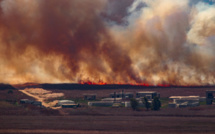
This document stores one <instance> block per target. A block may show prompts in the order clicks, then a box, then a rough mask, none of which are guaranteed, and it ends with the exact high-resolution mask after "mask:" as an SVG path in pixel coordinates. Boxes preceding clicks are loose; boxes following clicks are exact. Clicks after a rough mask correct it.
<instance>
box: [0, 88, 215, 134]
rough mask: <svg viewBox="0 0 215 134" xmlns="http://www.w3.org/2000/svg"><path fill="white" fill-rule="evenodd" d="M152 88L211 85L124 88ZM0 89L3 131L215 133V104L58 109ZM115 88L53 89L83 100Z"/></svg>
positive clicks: (179, 91)
mask: <svg viewBox="0 0 215 134" xmlns="http://www.w3.org/2000/svg"><path fill="white" fill-rule="evenodd" d="M143 90H153V91H158V92H160V93H161V97H162V98H167V97H169V96H172V95H200V96H202V97H203V96H204V95H205V91H206V90H212V88H204V89H201V88H160V89H159V88H155V89H147V88H146V89H125V90H124V91H125V92H133V93H135V92H136V91H143ZM8 91H9V90H1V91H0V123H1V125H0V134H31V133H32V134H49V133H50V134H79V133H80V134H89V133H92V134H100V133H101V134H127V133H128V134H135V133H137V134H138V133H150V134H151V133H169V134H180V133H183V134H184V133H189V134H190V133H195V134H196V133H197V134H200V133H201V134H205V133H209V134H213V133H215V106H214V105H211V106H207V105H201V106H199V107H193V108H181V109H178V108H177V109H171V108H162V109H161V110H160V111H146V110H145V109H144V108H140V109H139V111H133V110H132V109H130V108H125V107H120V108H112V107H88V106H86V105H83V106H82V107H80V108H76V109H73V108H65V109H59V110H53V109H47V108H40V107H36V106H30V105H21V104H19V103H18V102H19V100H20V99H23V98H28V99H33V98H31V97H29V96H26V95H25V94H23V93H22V92H19V91H18V90H13V93H12V94H11V93H8ZM114 91H117V92H118V91H121V90H120V89H115V90H112V89H111V90H108V89H105V90H52V92H54V93H58V92H59V93H64V94H65V96H64V97H63V98H62V99H79V100H82V98H83V94H85V93H95V94H97V96H98V98H103V97H108V95H109V93H112V92H114Z"/></svg>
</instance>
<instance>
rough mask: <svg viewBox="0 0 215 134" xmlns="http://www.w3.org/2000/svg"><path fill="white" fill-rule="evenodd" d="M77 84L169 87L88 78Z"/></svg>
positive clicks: (165, 85) (168, 85)
mask: <svg viewBox="0 0 215 134" xmlns="http://www.w3.org/2000/svg"><path fill="white" fill-rule="evenodd" d="M79 84H87V85H108V84H117V85H132V86H144V87H149V86H158V87H170V86H171V85H170V84H157V85H153V84H148V83H122V82H115V83H106V82H103V81H101V80H99V81H98V82H92V81H90V80H88V81H80V82H79Z"/></svg>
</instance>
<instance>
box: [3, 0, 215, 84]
mask: <svg viewBox="0 0 215 134" xmlns="http://www.w3.org/2000/svg"><path fill="white" fill-rule="evenodd" d="M81 81H92V82H96V83H99V82H101V81H102V82H105V83H110V84H111V83H132V84H138V83H148V84H151V85H157V84H172V85H208V84H215V4H214V1H213V0H207V1H206V0H204V1H203V0H0V82H2V83H11V84H16V83H24V82H41V83H55V82H57V83H59V82H71V83H76V82H81Z"/></svg>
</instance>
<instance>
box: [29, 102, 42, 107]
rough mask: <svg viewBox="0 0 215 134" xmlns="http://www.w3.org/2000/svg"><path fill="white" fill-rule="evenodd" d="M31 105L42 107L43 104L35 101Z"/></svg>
mask: <svg viewBox="0 0 215 134" xmlns="http://www.w3.org/2000/svg"><path fill="white" fill-rule="evenodd" d="M31 104H33V105H35V106H40V107H41V106H42V102H40V101H33V102H32V103H31Z"/></svg>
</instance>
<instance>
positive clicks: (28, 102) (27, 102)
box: [20, 99, 42, 107]
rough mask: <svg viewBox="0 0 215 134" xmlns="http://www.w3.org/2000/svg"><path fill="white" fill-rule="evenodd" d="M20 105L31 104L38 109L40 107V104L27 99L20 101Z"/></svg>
mask: <svg viewBox="0 0 215 134" xmlns="http://www.w3.org/2000/svg"><path fill="white" fill-rule="evenodd" d="M20 104H32V105H35V106H40V107H41V106H42V102H40V101H34V100H29V99H21V100H20Z"/></svg>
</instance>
